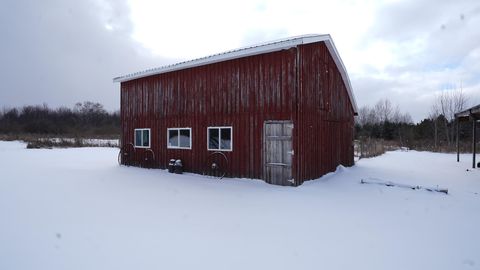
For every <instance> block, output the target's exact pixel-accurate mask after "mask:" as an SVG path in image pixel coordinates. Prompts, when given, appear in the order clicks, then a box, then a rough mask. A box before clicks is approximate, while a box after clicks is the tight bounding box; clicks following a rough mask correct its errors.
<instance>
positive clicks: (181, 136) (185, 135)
mask: <svg viewBox="0 0 480 270" xmlns="http://www.w3.org/2000/svg"><path fill="white" fill-rule="evenodd" d="M167 139H168V141H167V148H179V149H192V129H191V128H169V129H167Z"/></svg>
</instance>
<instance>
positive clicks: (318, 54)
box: [294, 43, 354, 184]
mask: <svg viewBox="0 0 480 270" xmlns="http://www.w3.org/2000/svg"><path fill="white" fill-rule="evenodd" d="M298 50H299V79H298V81H299V86H298V89H299V90H298V99H299V101H298V104H299V105H298V116H297V121H296V122H295V134H294V136H295V141H296V151H297V152H296V154H297V155H296V156H297V159H296V161H295V162H296V167H297V168H298V169H297V170H296V171H295V179H297V181H298V182H299V184H301V183H302V182H303V181H304V180H309V179H315V178H318V177H320V176H321V175H324V174H325V173H328V172H331V171H334V170H335V168H336V167H337V166H338V165H340V164H342V165H345V166H351V165H353V145H352V142H353V125H354V122H353V121H354V118H353V106H352V104H351V102H350V99H349V97H348V92H347V89H346V86H345V84H344V82H343V80H342V77H341V75H340V72H339V70H338V68H337V66H336V64H335V62H334V60H333V58H332V56H331V55H330V53H329V51H328V49H327V47H326V45H325V44H324V43H313V44H308V45H301V46H299V49H298Z"/></svg>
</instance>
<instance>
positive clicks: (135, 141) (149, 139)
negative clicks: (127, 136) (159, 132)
mask: <svg viewBox="0 0 480 270" xmlns="http://www.w3.org/2000/svg"><path fill="white" fill-rule="evenodd" d="M137 130H142V131H143V130H148V146H137V145H136V144H137ZM151 142H152V131H151V130H150V129H149V128H136V129H135V130H134V132H133V146H134V147H135V148H150V146H151V145H152V144H151ZM142 144H143V132H142Z"/></svg>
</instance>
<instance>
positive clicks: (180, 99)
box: [114, 35, 357, 186]
mask: <svg viewBox="0 0 480 270" xmlns="http://www.w3.org/2000/svg"><path fill="white" fill-rule="evenodd" d="M114 82H120V83H121V85H120V92H121V121H122V122H121V126H122V137H121V145H122V146H123V148H122V149H123V154H122V156H121V157H120V162H121V163H122V164H127V165H136V166H148V167H157V168H166V167H167V166H168V163H169V160H170V159H181V160H182V163H183V168H184V170H186V171H189V172H194V173H200V174H204V173H206V174H215V173H217V172H218V170H220V171H223V172H224V173H226V176H230V177H244V178H258V179H264V180H265V181H266V182H268V183H271V184H277V185H294V186H296V185H300V184H302V183H303V182H304V181H305V180H309V179H315V178H318V177H320V176H322V175H324V174H325V173H328V172H331V171H333V170H335V168H336V167H337V166H338V165H340V164H342V165H344V166H351V165H353V164H354V162H353V132H354V115H356V113H357V107H356V104H355V99H354V96H353V93H352V87H351V85H350V81H349V78H348V75H347V71H346V70H345V67H344V65H343V63H342V60H341V59H340V56H339V55H338V52H337V50H336V48H335V46H334V44H333V41H332V39H331V37H330V35H305V36H299V37H292V38H287V39H283V40H280V41H274V42H269V43H265V44H262V45H256V46H251V47H245V48H241V49H237V50H232V51H229V52H225V53H220V54H216V55H212V56H209V57H204V58H199V59H196V60H191V61H186V62H182V63H178V64H174V65H169V66H165V67H160V68H156V69H151V70H147V71H143V72H138V73H134V74H129V75H125V76H122V77H117V78H115V79H114ZM147 163H148V164H147Z"/></svg>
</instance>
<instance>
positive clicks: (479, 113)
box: [455, 104, 480, 120]
mask: <svg viewBox="0 0 480 270" xmlns="http://www.w3.org/2000/svg"><path fill="white" fill-rule="evenodd" d="M455 117H456V118H462V119H469V118H470V117H473V118H474V119H478V120H480V104H478V105H476V106H473V107H471V108H469V109H466V110H464V111H461V112H458V113H456V114H455Z"/></svg>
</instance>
